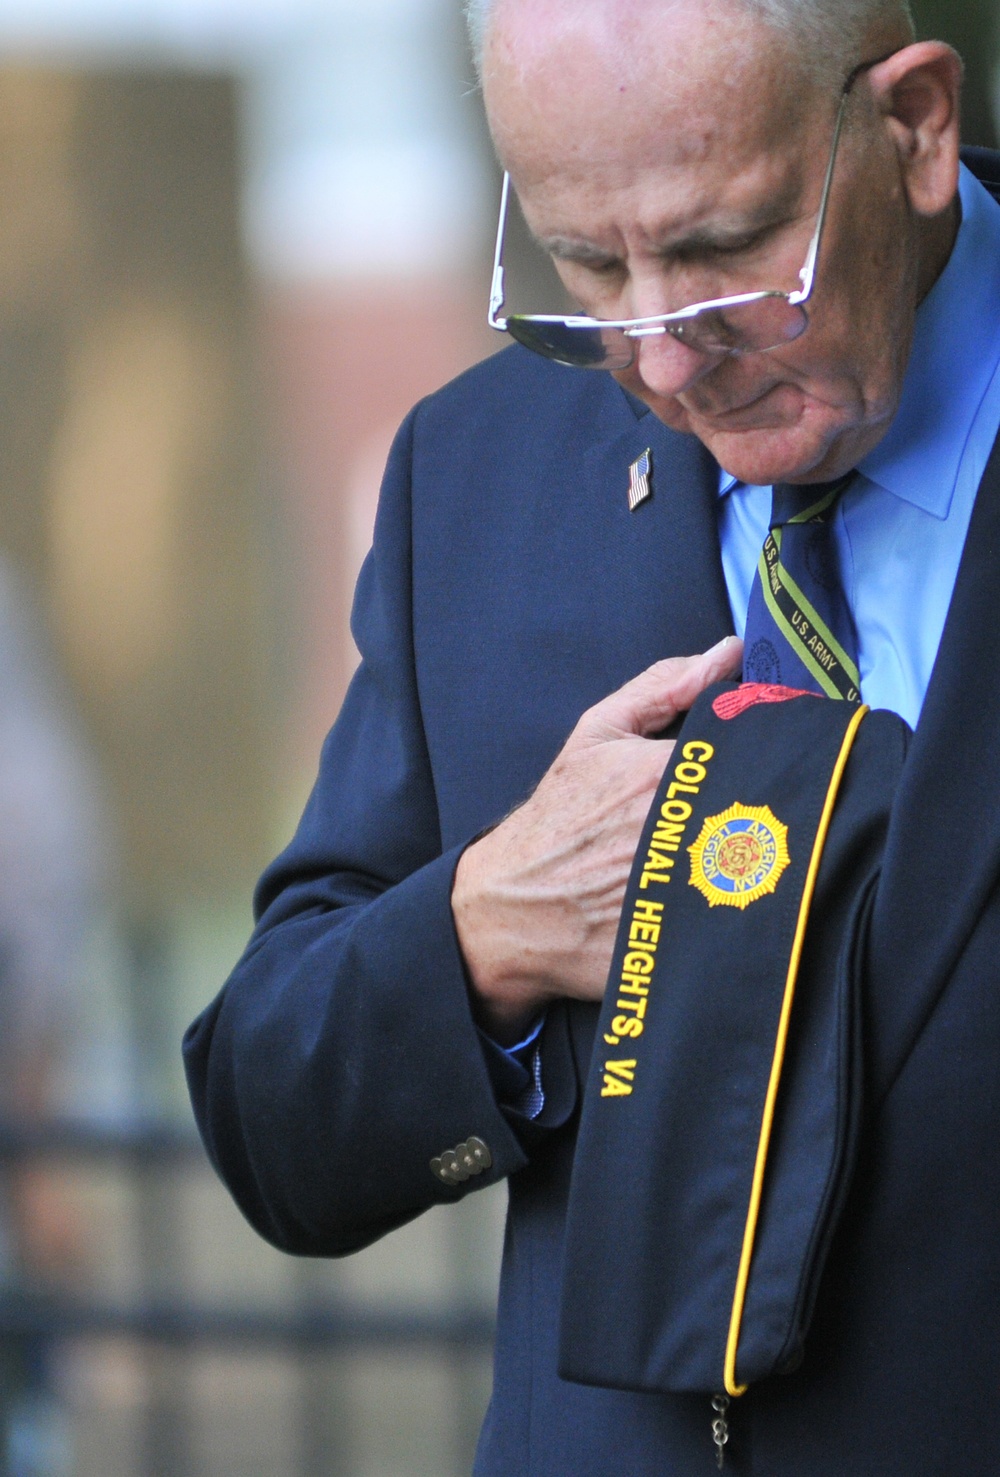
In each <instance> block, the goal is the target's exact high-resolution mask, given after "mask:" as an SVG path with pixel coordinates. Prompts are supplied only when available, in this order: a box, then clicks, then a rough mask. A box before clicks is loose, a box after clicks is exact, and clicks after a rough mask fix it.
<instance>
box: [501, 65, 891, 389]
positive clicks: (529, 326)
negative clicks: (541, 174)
mask: <svg viewBox="0 0 1000 1477" xmlns="http://www.w3.org/2000/svg"><path fill="white" fill-rule="evenodd" d="M892 55H893V53H892V52H889V53H887V54H886V55H885V56H880V57H876V58H875V59H874V60H873V61H868V62H862V63H861V64H860V65H859V66H857V67H855V68H854V70H853V71H852V72H851V73H850V74H849V76H848V78H847V80H846V82H845V83H844V86H843V90H842V91H841V95H840V107H839V109H838V111H837V121H836V123H835V124H834V129H833V143H832V145H831V147H830V159H829V163H828V164H827V167H826V176H825V178H824V181H823V193H822V195H821V196H820V202H819V211H818V212H817V216H816V229H815V230H814V231H813V236H812V240H811V241H810V243H809V250H808V251H807V253H806V259H805V264H804V266H803V267H802V270H801V271H800V272H799V282H800V284H801V285H800V286H799V287H798V288H797V289H796V290H795V291H794V292H778V291H772V292H742V293H738V294H737V295H736V296H735V297H720V298H712V299H709V300H708V301H707V302H702V303H691V305H690V306H689V307H686V308H680V309H678V310H677V311H676V312H674V313H660V314H657V315H656V316H655V317H653V318H621V319H613V320H606V319H603V318H588V317H586V316H583V315H580V314H569V315H567V316H563V315H559V314H553V315H548V314H539V313H513V314H511V315H510V317H508V318H501V317H499V316H498V315H499V313H500V310H501V309H502V307H503V301H504V269H503V242H504V231H505V228H506V224H507V206H508V202H509V199H510V175H509V174H507V173H506V172H505V173H504V177H503V188H502V190H501V194H500V220H499V222H498V224H497V242H496V249H495V251H494V255H493V285H492V290H491V292H490V307H489V313H488V315H487V322H488V323H489V325H490V327H491V328H495V329H497V330H498V332H500V333H509V334H510V336H511V338H514V339H517V341H518V343H521V344H523V345H524V347H525V348H526V349H532V350H533V351H534V352H535V353H536V354H542V355H544V357H545V358H546V359H555V360H556V361H557V362H558V363H559V364H569V365H573V366H575V367H576V368H578V369H627V368H628V366H629V365H630V364H631V363H632V362H633V360H634V359H635V356H636V352H637V349H636V344H637V340H640V339H644V338H658V337H661V336H662V335H663V334H670V336H671V337H672V338H675V339H678V340H679V341H680V342H681V343H684V344H687V345H688V346H689V347H690V348H692V349H696V350H697V351H698V352H699V353H702V354H758V353H761V352H763V351H764V350H765V349H775V348H777V347H778V346H779V345H780V344H788V343H792V342H793V341H794V340H795V339H797V338H798V337H799V336H800V335H801V334H802V333H804V332H805V329H806V326H807V324H808V322H809V318H808V315H807V313H806V310H805V306H804V305H805V303H807V302H808V300H809V298H810V296H811V295H812V290H813V287H814V286H815V282H816V262H817V259H818V257H819V248H820V242H821V240H822V238H823V225H824V223H825V221H826V212H827V205H828V204H829V200H830V186H831V184H832V182H833V168H834V165H835V163H836V160H837V147H838V145H839V143H840V135H841V132H842V130H843V126H844V115H845V112H846V110H847V100H848V97H849V96H850V92H851V89H852V87H853V86H854V84H855V82H856V81H857V79H858V78H859V77H860V76H861V74H862V73H863V72H867V71H869V70H870V69H871V68H872V67H877V66H878V65H879V63H880V62H884V61H887V60H888V58H889V56H892Z"/></svg>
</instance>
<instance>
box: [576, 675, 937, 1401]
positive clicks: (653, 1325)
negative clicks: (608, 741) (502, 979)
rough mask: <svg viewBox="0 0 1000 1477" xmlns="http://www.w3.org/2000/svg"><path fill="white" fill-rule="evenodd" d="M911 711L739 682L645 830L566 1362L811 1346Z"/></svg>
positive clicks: (592, 1085) (592, 1117) (583, 1151)
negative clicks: (872, 932)
mask: <svg viewBox="0 0 1000 1477" xmlns="http://www.w3.org/2000/svg"><path fill="white" fill-rule="evenodd" d="M909 736H910V731H909V729H908V728H907V726H906V724H905V723H904V722H903V721H902V719H900V718H897V717H896V715H895V714H892V713H888V712H874V713H872V712H870V711H869V710H868V709H867V708H865V707H859V706H857V705H855V704H853V703H848V702H835V701H832V700H830V699H828V698H822V697H817V696H814V695H812V694H808V693H794V692H792V691H790V690H789V689H787V688H775V687H766V686H759V685H753V684H744V685H743V686H736V685H735V684H733V683H723V684H720V685H718V686H716V687H713V688H711V689H710V690H709V691H708V692H707V693H706V694H704V695H703V696H702V697H701V698H699V700H698V701H697V703H696V704H695V706H694V708H693V709H692V710H691V712H690V714H689V715H688V717H687V719H686V720H685V723H684V726H683V729H682V731H681V734H680V737H679V738H678V740H677V744H676V747H675V749H674V751H673V753H672V755H671V759H670V762H669V764H668V766H667V770H666V773H665V774H664V777H663V780H662V782H661V785H660V789H659V792H658V794H657V796H656V799H655V801H654V804H653V807H652V809H651V811H650V815H649V818H648V820H647V823H646V827H645V831H644V834H643V837H642V841H641V843H640V847H639V851H638V852H637V854H636V858H635V862H634V865H633V870H632V875H631V879H630V883H629V887H628V891H627V894H626V900H625V906H624V909H623V913H622V920H621V924H620V927H619V933H618V940H617V944H616V947H615V953H614V959H613V962H612V970H611V976H610V979H609V982H608V987H607V993H606V996H605V1000H604V1005H603V1008H602V1012H601V1017H600V1023H599V1025H598V1028H597V1035H596V1037H595V1045H594V1054H593V1058H592V1061H591V1064H590V1070H589V1078H588V1081H587V1085H586V1090H585V1094H584V1104H583V1111H582V1119H581V1124H580V1132H579V1138H578V1143H577V1149H576V1156H575V1159H574V1166H573V1179H572V1186H571V1191H570V1204H569V1215H568V1223H567V1239H566V1250H565V1272H564V1279H563V1306H562V1325H561V1339H560V1366H559V1368H560V1374H561V1375H562V1376H563V1377H564V1378H567V1379H571V1380H577V1381H581V1382H583V1383H585V1384H596V1385H605V1386H612V1387H616V1388H621V1389H628V1390H647V1391H691V1392H694V1391H703V1392H707V1393H715V1392H726V1393H728V1394H729V1395H737V1394H741V1393H742V1392H743V1390H744V1389H745V1388H746V1387H747V1386H748V1385H749V1384H751V1383H753V1382H756V1381H758V1380H761V1379H764V1378H766V1377H767V1376H769V1375H772V1374H775V1373H778V1372H780V1371H782V1370H785V1369H790V1368H793V1367H794V1366H795V1365H796V1364H797V1363H798V1362H799V1360H800V1358H801V1355H802V1347H803V1342H804V1340H805V1337H806V1334H807V1331H808V1327H809V1320H810V1316H811V1311H812V1306H813V1302H814V1300H815V1295H816V1289H817V1284H818V1280H819V1278H820V1276H821V1274H822V1271H823V1265H824V1261H825V1258H826V1253H827V1249H828V1246H829V1244H830V1239H831V1236H832V1234H833V1232H834V1230H835V1228H836V1225H837V1220H838V1215H839V1212H840V1208H841V1205H842V1203H843V1200H844V1196H845V1193H846V1190H847V1187H848V1184H849V1181H850V1177H851V1172H852V1167H853V1164H854V1159H855V1150H856V1143H857V1131H858V1122H859V1116H860V1111H861V1089H862V1082H861V1060H862V1044H863V1043H862V1039H861V1027H862V1014H861V1010H860V998H859V990H860V979H861V973H862V971H861V968H860V965H861V960H862V956H863V952H864V948H865V940H866V932H867V920H868V917H869V915H870V911H871V906H872V901H873V897H874V893H875V890H876V888H877V885H878V877H879V869H880V861H881V854H882V848H883V845H884V839H885V834H886V827H887V824H888V819H889V812H890V808H891V805H892V799H893V795H894V792H895V790H896V787H897V784H898V781H899V776H900V772H901V769H902V765H903V761H904V758H905V753H906V747H907V742H908V739H909Z"/></svg>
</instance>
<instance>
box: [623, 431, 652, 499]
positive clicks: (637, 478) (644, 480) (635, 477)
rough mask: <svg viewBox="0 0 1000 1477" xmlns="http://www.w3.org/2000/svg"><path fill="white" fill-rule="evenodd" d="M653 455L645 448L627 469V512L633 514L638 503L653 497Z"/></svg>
mask: <svg viewBox="0 0 1000 1477" xmlns="http://www.w3.org/2000/svg"><path fill="white" fill-rule="evenodd" d="M652 476H653V453H652V451H651V449H650V448H649V447H648V446H647V447H646V450H645V451H644V452H643V453H642V455H641V456H637V457H636V459H635V461H634V462H633V463H632V465H631V466H630V467H629V469H628V510H629V512H630V513H634V512H635V510H636V508H637V507H638V506H639V504H640V503H644V502H645V501H646V499H647V498H648V497H652V496H653V484H652V481H651V478H652Z"/></svg>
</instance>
